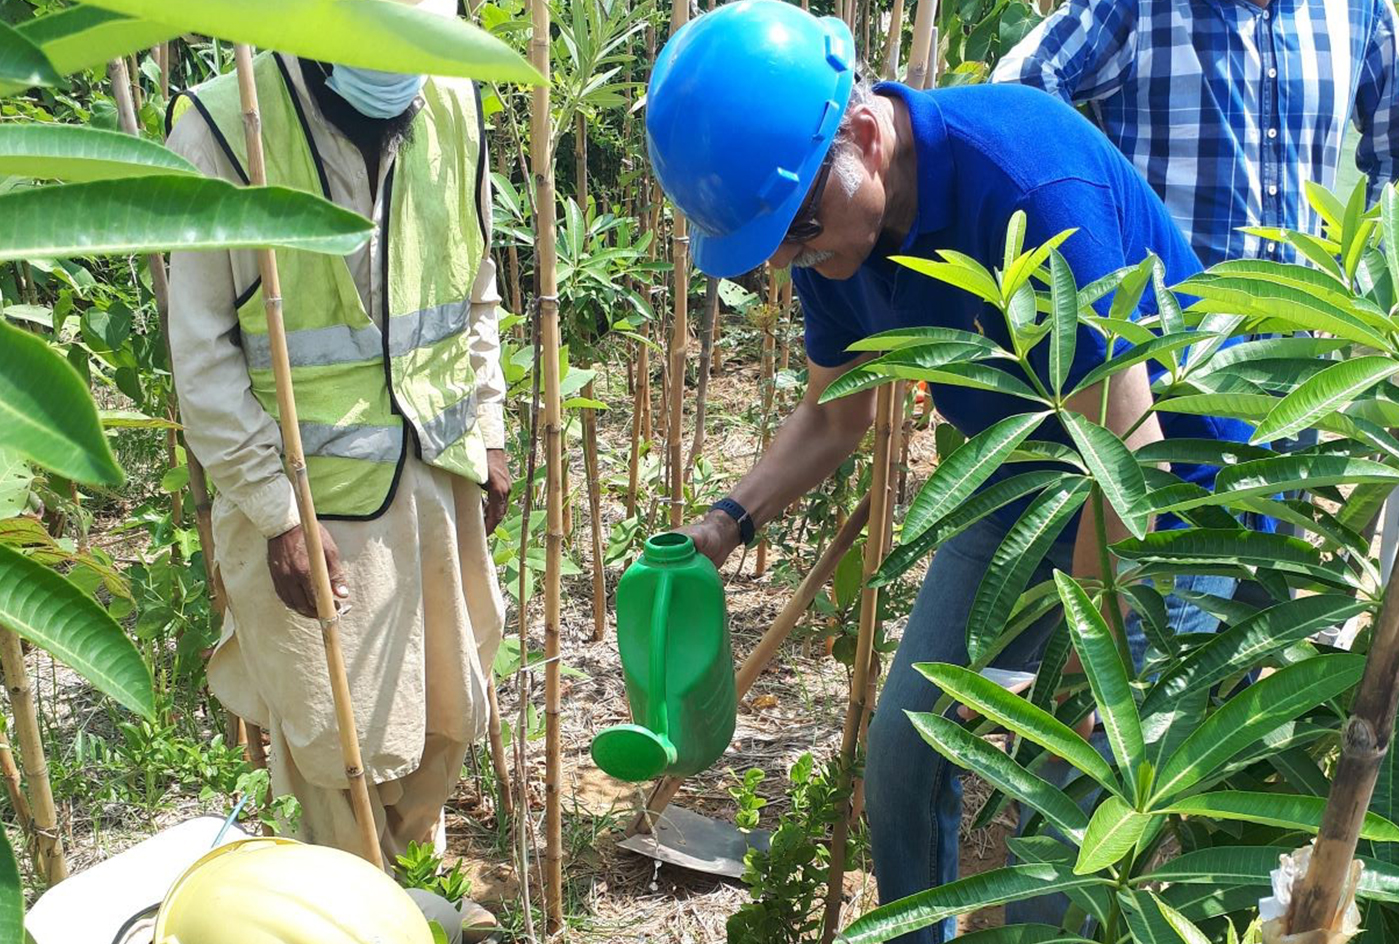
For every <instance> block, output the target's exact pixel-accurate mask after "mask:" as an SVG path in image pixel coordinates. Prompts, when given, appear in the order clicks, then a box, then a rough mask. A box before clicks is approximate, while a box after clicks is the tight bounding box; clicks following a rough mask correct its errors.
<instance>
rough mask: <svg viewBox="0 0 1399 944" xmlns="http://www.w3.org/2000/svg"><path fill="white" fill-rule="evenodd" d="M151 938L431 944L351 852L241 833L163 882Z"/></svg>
mask: <svg viewBox="0 0 1399 944" xmlns="http://www.w3.org/2000/svg"><path fill="white" fill-rule="evenodd" d="M154 944H432V931H431V930H430V929H429V928H428V923H427V919H426V918H424V917H423V914H422V912H421V911H419V910H418V906H417V905H416V904H414V903H413V899H412V898H410V897H409V896H408V893H407V892H405V891H404V890H403V889H401V888H399V887H398V883H396V882H395V881H394V880H393V879H391V878H389V876H387V875H385V874H384V873H383V872H381V871H379V870H378V869H376V868H375V867H374V866H372V865H370V864H369V863H368V862H365V861H364V860H363V859H361V858H359V857H358V856H355V855H351V854H350V853H348V852H341V851H340V850H338V849H330V848H327V847H325V846H309V845H305V844H303V843H299V842H295V841H293V840H290V839H245V840H243V841H241V842H234V843H230V844H229V845H226V846H221V847H219V848H218V849H215V850H214V851H212V852H210V853H209V854H208V855H206V856H204V858H202V859H200V860H199V861H198V862H196V863H194V865H192V866H190V867H189V868H188V869H187V870H186V871H185V874H184V875H182V876H180V878H179V879H178V880H177V881H176V882H175V884H174V885H172V886H171V887H170V892H169V894H167V895H166V896H165V901H164V903H163V904H162V905H161V906H160V913H159V915H158V916H157V918H156V923H155V940H154Z"/></svg>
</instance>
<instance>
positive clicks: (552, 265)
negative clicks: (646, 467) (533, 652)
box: [521, 0, 564, 934]
mask: <svg viewBox="0 0 1399 944" xmlns="http://www.w3.org/2000/svg"><path fill="white" fill-rule="evenodd" d="M531 7H532V12H533V27H534V28H533V30H532V32H531V33H530V44H529V48H530V58H531V59H532V60H533V63H534V67H535V68H536V69H537V70H539V73H540V75H542V76H544V80H545V84H540V85H536V86H535V87H534V91H533V98H534V102H533V110H532V113H531V116H530V118H531V128H530V151H531V154H530V165H531V169H532V172H533V173H534V180H535V192H536V193H537V194H538V197H537V200H538V206H537V208H536V217H535V259H536V261H537V263H538V272H539V320H540V328H541V336H540V347H541V348H542V351H543V357H544V365H543V368H544V459H545V465H546V468H547V469H548V478H547V486H546V513H545V517H546V531H545V556H544V725H545V727H544V732H545V733H544V750H545V766H544V835H545V840H544V841H545V853H544V856H545V858H544V888H545V907H546V909H547V910H546V913H547V916H548V929H549V933H551V934H553V933H557V932H558V931H561V930H562V929H563V805H562V799H563V796H562V792H561V791H562V787H563V763H562V752H563V738H562V735H563V732H562V730H561V725H560V720H561V719H560V716H559V699H560V675H559V668H560V666H559V595H560V586H559V578H560V566H561V563H562V560H563V533H564V526H563V481H562V476H561V471H562V466H563V456H562V452H563V448H562V447H563V443H562V433H563V429H562V417H561V415H560V413H561V410H560V406H559V343H560V342H559V299H558V270H557V266H558V255H557V253H558V250H557V246H556V245H555V238H556V234H555V232H554V212H555V211H554V203H555V199H556V198H555V196H554V161H553V153H552V150H553V149H552V145H551V142H552V140H553V136H552V134H551V132H550V127H549V86H548V84H547V82H548V79H549V6H548V4H547V2H546V0H532V3H531ZM522 658H523V656H522ZM521 736H523V734H521Z"/></svg>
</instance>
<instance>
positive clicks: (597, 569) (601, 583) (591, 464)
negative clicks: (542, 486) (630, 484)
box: [582, 380, 607, 642]
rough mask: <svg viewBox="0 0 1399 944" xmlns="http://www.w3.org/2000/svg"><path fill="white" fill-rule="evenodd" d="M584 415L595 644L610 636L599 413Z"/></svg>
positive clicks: (590, 392)
mask: <svg viewBox="0 0 1399 944" xmlns="http://www.w3.org/2000/svg"><path fill="white" fill-rule="evenodd" d="M583 396H584V398H586V399H588V400H594V399H596V398H597V393H596V390H595V389H594V386H593V381H591V380H590V381H588V382H587V384H585V385H584V387H583ZM582 412H583V470H584V474H585V475H586V476H587V479H588V529H589V532H590V536H591V537H592V550H593V642H602V640H603V637H604V636H606V635H607V572H606V567H605V565H604V563H603V561H604V556H603V537H602V481H601V478H600V476H601V470H600V469H599V467H598V444H597V411H596V410H593V409H589V408H584V410H583V411H582Z"/></svg>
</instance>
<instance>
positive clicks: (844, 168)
mask: <svg viewBox="0 0 1399 944" xmlns="http://www.w3.org/2000/svg"><path fill="white" fill-rule="evenodd" d="M872 101H874V84H873V83H872V82H870V80H869V79H867V78H866V77H865V73H864V72H861V71H856V73H855V84H854V85H852V86H851V87H850V101H848V102H847V103H846V105H845V114H844V115H842V116H841V118H840V127H838V128H837V129H836V137H835V143H833V144H832V145H831V147H832V148H833V149H834V152H835V157H834V159H833V160H832V162H831V172H832V174H833V175H834V176H835V179H836V183H837V184H838V185H839V186H840V189H841V192H842V193H844V194H845V195H846V196H847V197H853V196H854V195H855V191H856V190H858V189H859V187H860V181H861V177H862V175H861V173H860V167H859V162H858V160H856V157H855V151H854V148H852V147H850V146H849V145H850V125H851V121H852V117H853V115H854V112H855V109H856V108H859V107H860V106H862V105H868V104H870V102H872Z"/></svg>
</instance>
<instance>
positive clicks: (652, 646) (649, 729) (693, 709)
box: [592, 533, 738, 782]
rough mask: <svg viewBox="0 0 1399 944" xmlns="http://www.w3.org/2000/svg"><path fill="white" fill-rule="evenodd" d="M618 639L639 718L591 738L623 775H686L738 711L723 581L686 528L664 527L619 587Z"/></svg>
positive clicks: (717, 752)
mask: <svg viewBox="0 0 1399 944" xmlns="http://www.w3.org/2000/svg"><path fill="white" fill-rule="evenodd" d="M617 648H618V650H619V652H620V653H621V657H622V674H623V676H624V677H625V680H626V685H627V701H628V702H629V703H630V705H631V715H632V719H633V720H634V721H635V722H637V723H635V724H618V725H614V726H612V727H610V728H607V729H606V730H604V731H601V732H599V733H598V735H597V737H595V738H593V750H592V753H593V760H594V761H595V762H596V763H597V765H598V766H599V767H601V768H602V769H603V770H604V771H606V772H607V773H608V774H610V775H612V776H613V777H616V778H617V779H618V780H627V781H632V782H635V781H639V780H652V779H654V778H656V777H659V776H662V775H676V776H688V775H689V774H694V773H698V772H699V771H701V770H704V769H705V768H706V767H708V766H709V765H710V764H712V763H714V762H715V761H716V760H718V759H719V757H720V756H722V755H723V753H724V751H726V750H727V749H728V746H729V741H730V740H731V739H732V738H733V733H734V724H735V722H736V720H737V718H738V697H737V695H736V694H735V691H734V667H733V649H732V647H731V646H730V644H729V621H728V614H727V611H726V609H725V606H724V584H723V582H722V581H721V580H720V579H719V572H718V571H717V570H715V569H714V565H713V564H711V563H710V562H709V558H707V557H705V556H704V555H702V554H699V553H697V552H696V551H695V544H694V542H693V541H691V540H690V539H689V538H688V537H686V536H685V535H683V534H674V533H668V534H658V535H656V536H655V537H652V538H650V539H649V540H648V541H647V542H646V547H645V549H644V550H643V551H642V554H641V557H640V558H639V559H638V560H637V561H636V563H634V564H632V565H631V567H629V568H627V572H626V573H625V574H623V575H622V580H621V583H619V584H618V586H617Z"/></svg>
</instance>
